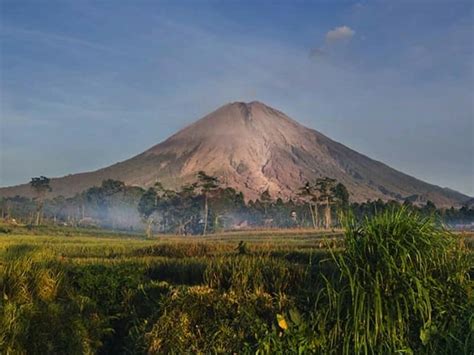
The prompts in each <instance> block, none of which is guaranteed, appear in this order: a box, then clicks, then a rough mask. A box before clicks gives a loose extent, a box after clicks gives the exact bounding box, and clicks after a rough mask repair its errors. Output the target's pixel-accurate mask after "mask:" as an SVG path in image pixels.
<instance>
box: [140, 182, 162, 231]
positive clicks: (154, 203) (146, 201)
mask: <svg viewBox="0 0 474 355" xmlns="http://www.w3.org/2000/svg"><path fill="white" fill-rule="evenodd" d="M157 208H158V194H157V192H156V190H155V189H154V188H152V187H150V188H149V189H148V190H147V191H145V193H144V194H143V195H142V197H141V198H140V201H139V202H138V213H139V214H140V217H141V218H142V220H143V222H144V223H145V224H146V235H147V237H148V238H151V229H152V225H153V223H154V219H153V215H154V213H155V212H156V211H157Z"/></svg>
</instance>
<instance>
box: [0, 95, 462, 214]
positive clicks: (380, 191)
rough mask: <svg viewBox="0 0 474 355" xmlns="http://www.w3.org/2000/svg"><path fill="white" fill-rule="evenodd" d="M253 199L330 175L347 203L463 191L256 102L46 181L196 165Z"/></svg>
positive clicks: (191, 170)
mask: <svg viewBox="0 0 474 355" xmlns="http://www.w3.org/2000/svg"><path fill="white" fill-rule="evenodd" d="M200 170H204V171H206V173H208V174H212V175H215V176H217V177H218V178H219V180H220V181H221V182H222V184H223V185H225V186H229V187H233V188H235V189H236V190H239V191H242V192H243V193H244V196H245V197H246V198H247V199H252V200H255V199H256V198H258V197H259V196H260V194H261V193H262V192H263V191H266V190H268V191H269V192H270V194H271V195H272V197H274V198H277V197H281V198H283V199H288V198H297V196H296V193H297V191H298V190H299V188H300V187H301V186H302V185H303V184H304V183H305V182H306V181H313V180H314V179H316V178H318V177H322V176H329V177H332V178H335V179H337V181H338V182H341V183H343V184H344V185H345V186H346V187H347V189H348V190H349V192H350V194H351V199H352V200H353V201H358V202H362V201H366V200H368V199H372V200H376V199H378V198H381V199H383V200H388V199H396V200H399V201H403V200H404V199H405V198H407V197H409V196H414V195H417V196H420V197H421V198H423V199H424V201H426V200H431V201H433V202H434V203H435V204H436V205H437V206H452V205H460V204H461V203H462V202H464V200H467V196H464V195H462V194H459V193H453V192H451V191H447V190H444V189H442V188H440V187H438V186H433V185H430V184H427V183H424V182H422V181H420V180H417V179H415V178H413V177H411V176H408V175H405V174H403V173H401V172H399V171H396V170H394V169H392V168H390V167H388V166H387V165H385V164H382V163H380V162H377V161H374V160H372V159H370V158H368V157H366V156H364V155H362V154H359V153H357V152H355V151H353V150H351V149H349V148H347V147H345V146H344V145H342V144H340V143H337V142H334V141H333V140H331V139H329V138H328V137H326V136H324V135H322V134H321V133H319V132H317V131H315V130H312V129H309V128H307V127H305V126H303V125H301V124H299V123H298V122H296V121H294V120H293V119H291V118H290V117H288V116H287V115H286V114H284V113H283V112H281V111H278V110H276V109H274V108H272V107H270V106H268V105H266V104H264V103H262V102H260V101H251V102H242V101H237V102H231V103H228V104H226V105H224V106H221V107H219V108H218V109H216V110H215V111H213V112H211V113H209V114H208V115H206V116H205V117H203V118H201V119H199V120H198V121H196V122H194V123H193V124H191V125H189V126H187V127H185V128H183V129H182V130H180V131H179V132H177V133H175V134H174V135H173V136H171V137H169V138H168V139H167V140H165V141H164V142H161V143H159V144H157V145H155V146H154V147H152V148H150V149H148V150H147V151H145V152H143V153H142V154H139V155H137V156H135V157H132V158H131V159H128V160H126V161H124V162H121V163H117V164H114V165H111V166H109V167H106V168H104V169H100V170H97V171H94V172H90V173H83V174H75V175H70V176H66V177H64V178H56V179H52V187H53V192H54V194H55V195H63V196H71V195H73V194H74V193H77V192H81V191H83V190H85V189H86V188H89V187H91V186H97V185H100V184H101V182H102V180H104V179H117V180H121V181H124V182H125V183H126V184H129V185H138V186H142V187H149V186H153V184H154V183H155V182H156V180H157V179H158V180H160V181H161V182H162V183H163V184H164V185H165V186H166V187H169V188H179V187H180V186H182V185H183V184H186V183H192V182H194V181H195V179H196V174H197V172H198V171H200ZM31 193H32V192H31V189H30V187H29V185H28V184H25V185H22V186H19V187H12V188H7V189H0V196H15V195H16V194H18V195H25V196H30V195H31Z"/></svg>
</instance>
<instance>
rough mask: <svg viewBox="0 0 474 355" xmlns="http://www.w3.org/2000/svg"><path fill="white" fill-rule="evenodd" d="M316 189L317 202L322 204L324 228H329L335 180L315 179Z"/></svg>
mask: <svg viewBox="0 0 474 355" xmlns="http://www.w3.org/2000/svg"><path fill="white" fill-rule="evenodd" d="M315 185H316V189H317V190H318V191H319V200H320V201H321V202H322V203H323V204H324V227H325V228H326V229H329V228H331V225H332V218H331V205H332V204H333V202H334V189H335V187H336V180H335V179H331V178H329V177H324V178H319V179H316V184H315Z"/></svg>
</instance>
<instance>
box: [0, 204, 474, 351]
mask: <svg viewBox="0 0 474 355" xmlns="http://www.w3.org/2000/svg"><path fill="white" fill-rule="evenodd" d="M2 228H3V229H9V231H8V232H7V233H2V234H0V292H2V295H3V296H2V297H1V300H0V316H1V317H0V353H5V354H17V353H20V354H21V353H28V354H30V353H31V354H70V353H73V354H76V353H77V354H79V353H81V354H95V353H98V354H102V353H104V354H106V353H107V354H109V353H133V354H135V353H143V354H145V353H149V354H154V353H259V354H270V353H346V354H348V353H351V354H352V353H402V352H404V353H420V354H432V353H454V352H457V353H460V354H462V353H466V354H467V353H469V351H470V349H472V348H473V345H474V344H473V343H472V341H473V338H472V336H471V334H472V333H473V331H474V317H473V313H474V312H473V294H472V282H471V281H470V278H469V272H471V273H472V271H473V270H472V265H473V260H474V259H473V257H472V256H473V253H472V252H470V249H469V248H472V245H473V243H472V239H473V238H474V237H473V236H472V235H461V236H458V235H453V234H451V233H449V232H447V231H445V230H443V229H442V228H440V227H439V226H438V225H437V224H436V223H434V221H432V220H429V219H423V218H421V217H419V216H418V215H416V214H411V213H410V212H408V211H405V210H401V211H393V212H387V213H385V214H383V215H378V216H376V217H375V218H373V219H370V220H367V221H365V222H364V223H362V224H360V225H359V224H356V223H355V222H350V221H349V222H348V223H347V225H346V231H345V235H344V237H343V235H342V233H341V231H336V232H335V233H332V232H331V233H325V232H321V231H317V232H315V231H312V230H285V231H280V230H259V231H246V232H243V231H239V232H226V233H222V234H216V235H210V236H206V237H175V236H157V237H156V238H154V239H153V240H147V239H145V238H143V237H142V236H141V235H138V234H133V233H132V234H127V233H115V232H110V231H101V230H94V229H84V230H83V229H73V228H59V227H42V228H39V229H36V228H33V229H31V228H27V227H25V226H13V227H11V226H2Z"/></svg>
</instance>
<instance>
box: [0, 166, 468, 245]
mask: <svg viewBox="0 0 474 355" xmlns="http://www.w3.org/2000/svg"><path fill="white" fill-rule="evenodd" d="M30 187H31V189H32V190H33V191H34V194H35V197H34V198H32V199H29V198H25V197H20V196H16V197H13V198H2V199H0V217H2V218H4V219H10V220H15V221H17V222H18V223H25V224H32V225H40V224H44V223H46V224H62V225H71V226H88V227H94V226H96V227H104V228H114V229H127V230H143V229H144V230H145V231H146V234H147V235H148V236H151V235H152V234H153V233H175V234H181V235H187V234H204V235H205V234H208V233H213V232H216V231H221V230H226V229H239V228H259V227H270V228H272V227H273V228H295V227H302V228H315V229H331V228H335V227H338V226H339V215H340V214H341V213H347V212H348V211H351V213H353V214H354V216H356V218H359V219H362V218H364V217H366V216H370V215H374V214H375V213H376V212H382V211H384V210H386V209H389V208H394V207H398V206H400V205H401V203H400V202H398V201H394V200H393V201H388V202H384V201H382V200H380V199H379V200H376V201H367V202H364V203H350V201H349V192H348V191H347V188H346V187H345V186H344V185H343V184H342V183H341V182H338V181H336V180H335V179H332V178H330V177H322V178H318V179H315V180H314V181H308V182H306V183H305V184H304V185H303V186H301V188H300V189H299V191H297V194H296V196H297V197H296V198H295V199H294V200H293V199H290V200H288V201H283V200H282V199H281V198H277V199H274V198H273V197H272V196H271V194H270V192H269V191H268V190H266V191H264V192H263V193H262V194H261V195H260V196H259V198H257V199H256V200H251V201H248V202H246V201H245V198H244V195H243V193H242V192H239V191H236V190H235V189H233V188H231V187H225V186H223V185H222V184H221V183H220V181H219V179H218V178H217V177H215V176H212V175H208V174H206V172H204V171H200V172H198V174H197V176H196V182H194V183H192V184H186V185H184V186H182V187H181V188H180V189H178V190H171V189H167V188H165V187H164V186H163V185H162V184H161V183H160V182H158V181H157V182H156V183H155V184H154V186H152V187H150V188H148V189H143V188H141V187H136V186H127V185H125V184H124V183H123V182H121V181H118V180H113V179H108V180H104V181H103V182H102V184H101V186H97V187H91V188H89V189H88V190H86V191H84V192H82V193H80V194H77V195H75V196H74V197H70V198H64V197H62V196H58V197H55V198H50V199H48V198H47V196H48V193H49V192H51V186H50V179H49V178H47V177H44V176H40V177H34V178H32V179H31V182H30ZM403 204H404V205H407V206H409V207H410V208H412V209H416V210H418V211H419V212H420V213H422V214H425V215H433V214H436V215H437V216H438V217H440V219H441V220H443V221H444V222H445V223H448V224H470V223H472V221H474V210H473V209H472V208H468V207H462V208H460V209H454V208H451V209H438V208H437V207H436V206H435V205H434V204H433V203H432V202H431V201H427V203H426V204H425V205H423V206H417V205H413V204H412V203H411V202H409V201H408V200H407V201H405V202H404V203H403Z"/></svg>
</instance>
